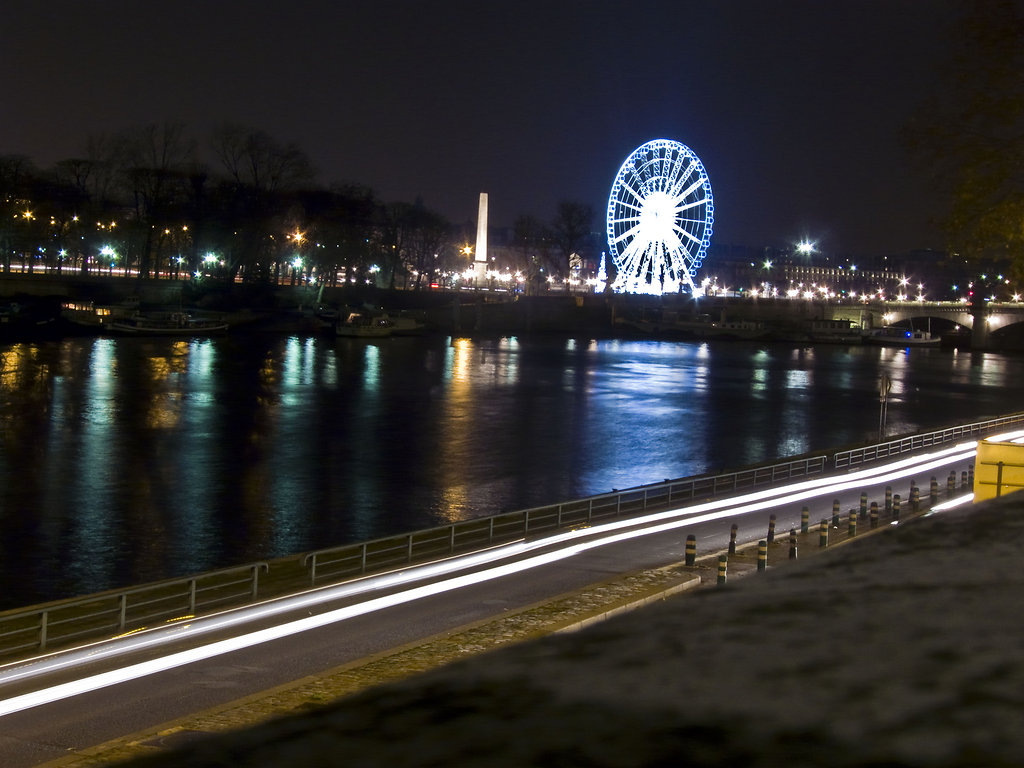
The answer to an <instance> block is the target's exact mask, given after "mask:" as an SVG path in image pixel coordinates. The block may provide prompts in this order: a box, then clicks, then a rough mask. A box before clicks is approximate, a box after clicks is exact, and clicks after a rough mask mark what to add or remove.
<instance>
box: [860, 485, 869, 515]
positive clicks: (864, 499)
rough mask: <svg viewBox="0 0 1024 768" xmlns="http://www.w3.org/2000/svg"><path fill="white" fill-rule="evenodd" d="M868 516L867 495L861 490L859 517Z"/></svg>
mask: <svg viewBox="0 0 1024 768" xmlns="http://www.w3.org/2000/svg"><path fill="white" fill-rule="evenodd" d="M867 516H868V495H867V493H866V492H862V493H861V495H860V518H861V520H863V519H864V518H865V517H867Z"/></svg>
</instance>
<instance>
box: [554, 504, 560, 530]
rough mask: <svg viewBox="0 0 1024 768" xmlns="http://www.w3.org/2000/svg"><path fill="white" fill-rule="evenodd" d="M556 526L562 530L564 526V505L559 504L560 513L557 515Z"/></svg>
mask: <svg viewBox="0 0 1024 768" xmlns="http://www.w3.org/2000/svg"><path fill="white" fill-rule="evenodd" d="M555 528H556V529H557V530H561V528H562V505H561V504H559V505H558V514H557V515H555Z"/></svg>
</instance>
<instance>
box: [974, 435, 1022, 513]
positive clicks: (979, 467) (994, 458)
mask: <svg viewBox="0 0 1024 768" xmlns="http://www.w3.org/2000/svg"><path fill="white" fill-rule="evenodd" d="M1021 488H1024V444H1022V443H1005V442H996V441H993V440H982V441H981V442H979V443H978V453H977V456H975V459H974V502H975V503H977V502H979V501H984V500H985V499H993V498H995V497H997V496H1003V495H1005V494H1007V493H1012V492H1014V491H1019V490H1020V489H1021Z"/></svg>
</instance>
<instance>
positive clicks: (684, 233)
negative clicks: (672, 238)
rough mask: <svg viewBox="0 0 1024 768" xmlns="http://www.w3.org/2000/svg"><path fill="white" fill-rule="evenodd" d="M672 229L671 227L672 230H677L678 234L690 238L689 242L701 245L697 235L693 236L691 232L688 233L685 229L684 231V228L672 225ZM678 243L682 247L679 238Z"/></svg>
mask: <svg viewBox="0 0 1024 768" xmlns="http://www.w3.org/2000/svg"><path fill="white" fill-rule="evenodd" d="M672 229H673V230H674V231H676V232H678V233H679V234H681V235H683V236H684V237H686V238H687V239H689V240H690V241H691V242H694V243H696V244H697V245H701V244H702V241H701V239H700V238H699V237H694V236H693V235H692V234H690V233H689V232H687V231H686V230H685V229H683V228H682V227H673V228H672ZM679 244H680V247H682V240H680V241H679Z"/></svg>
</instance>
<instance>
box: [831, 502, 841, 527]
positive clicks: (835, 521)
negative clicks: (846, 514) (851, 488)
mask: <svg viewBox="0 0 1024 768" xmlns="http://www.w3.org/2000/svg"><path fill="white" fill-rule="evenodd" d="M832 525H834V526H835V527H836V528H838V527H839V499H832Z"/></svg>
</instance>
